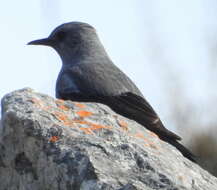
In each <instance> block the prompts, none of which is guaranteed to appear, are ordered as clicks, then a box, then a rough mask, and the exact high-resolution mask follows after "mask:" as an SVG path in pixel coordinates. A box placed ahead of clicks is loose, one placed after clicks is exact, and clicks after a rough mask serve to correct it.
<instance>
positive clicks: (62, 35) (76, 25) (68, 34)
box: [28, 22, 100, 61]
mask: <svg viewBox="0 0 217 190" xmlns="http://www.w3.org/2000/svg"><path fill="white" fill-rule="evenodd" d="M99 44H100V42H99V40H98V37H97V34H96V30H95V29H94V28H93V27H92V26H91V25H89V24H87V23H82V22H70V23H65V24H62V25H60V26H58V27H57V28H56V29H54V30H53V32H52V33H51V34H50V35H49V36H48V37H47V38H43V39H39V40H34V41H31V42H29V43H28V45H45V46H50V47H52V48H54V49H55V50H56V51H57V52H58V54H59V55H60V57H61V58H62V60H64V61H66V60H68V61H70V60H71V59H73V58H74V57H75V56H76V57H81V56H84V55H85V56H86V55H87V54H89V53H90V52H89V51H90V50H91V49H95V50H96V48H97V46H98V45H99Z"/></svg>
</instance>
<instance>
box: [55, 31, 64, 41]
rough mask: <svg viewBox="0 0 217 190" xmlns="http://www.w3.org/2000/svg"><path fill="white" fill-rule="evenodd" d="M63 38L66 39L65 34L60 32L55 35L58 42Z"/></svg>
mask: <svg viewBox="0 0 217 190" xmlns="http://www.w3.org/2000/svg"><path fill="white" fill-rule="evenodd" d="M65 37H66V32H63V31H61V32H58V33H57V38H58V40H60V41H62V40H63V39H64V38H65Z"/></svg>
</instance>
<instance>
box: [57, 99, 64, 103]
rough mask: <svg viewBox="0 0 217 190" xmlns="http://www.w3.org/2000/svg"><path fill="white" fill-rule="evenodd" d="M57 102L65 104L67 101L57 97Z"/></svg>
mask: <svg viewBox="0 0 217 190" xmlns="http://www.w3.org/2000/svg"><path fill="white" fill-rule="evenodd" d="M55 102H56V104H64V102H65V101H64V100H62V99H57V100H56V101H55Z"/></svg>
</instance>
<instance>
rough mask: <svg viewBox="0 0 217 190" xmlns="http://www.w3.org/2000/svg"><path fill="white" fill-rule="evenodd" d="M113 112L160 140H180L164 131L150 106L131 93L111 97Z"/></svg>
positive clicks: (141, 98)
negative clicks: (133, 122) (134, 122)
mask: <svg viewBox="0 0 217 190" xmlns="http://www.w3.org/2000/svg"><path fill="white" fill-rule="evenodd" d="M109 106H110V107H111V108H112V109H113V110H114V111H116V112H117V113H120V114H121V115H124V116H125V117H127V118H130V119H133V120H135V121H137V122H138V123H140V124H142V125H143V126H145V127H146V128H147V129H149V130H150V131H152V132H154V133H156V134H157V135H158V136H159V137H160V138H164V140H165V139H170V140H181V137H179V136H178V135H176V134H175V133H173V132H171V131H169V130H168V129H166V128H165V127H164V125H163V123H162V122H161V120H160V118H159V117H158V115H157V113H156V112H155V111H154V109H153V108H152V107H151V105H150V104H149V103H148V102H147V101H146V100H145V99H144V98H143V97H140V96H138V95H136V94H133V93H131V92H127V93H123V94H120V95H117V96H113V97H112V98H111V101H110V105H109Z"/></svg>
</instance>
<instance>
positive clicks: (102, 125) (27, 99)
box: [0, 88, 217, 190]
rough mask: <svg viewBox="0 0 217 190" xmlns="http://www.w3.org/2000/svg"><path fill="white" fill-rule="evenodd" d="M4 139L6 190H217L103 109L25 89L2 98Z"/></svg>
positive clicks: (211, 180)
mask: <svg viewBox="0 0 217 190" xmlns="http://www.w3.org/2000/svg"><path fill="white" fill-rule="evenodd" d="M0 131H1V130H0ZM0 134H1V138H0V139H1V142H0V184H1V185H0V189H1V190H65V189H66V190H80V189H81V190H152V189H163V190H179V189H181V190H182V189H194V190H199V189H200V190H202V189H204V190H217V179H216V178H215V177H213V176H212V175H210V174H209V173H208V172H206V171H204V170H203V169H201V168H200V167H199V166H198V165H197V164H194V163H192V162H191V161H189V160H187V159H186V158H184V157H183V156H182V155H181V153H179V151H177V150H176V149H175V148H174V147H173V146H171V145H169V144H167V143H165V142H163V141H161V140H159V139H158V137H157V136H156V135H155V134H153V133H151V132H150V131H148V130H146V129H145V128H144V127H142V126H141V125H139V124H137V123H136V122H134V121H132V120H128V119H126V118H124V117H122V116H120V115H117V114H116V113H114V112H113V111H112V110H110V109H109V108H108V107H106V106H104V105H101V104H96V103H78V102H71V101H63V100H57V99H54V98H52V97H49V96H47V95H44V94H40V93H36V92H34V91H33V90H32V89H29V88H26V89H22V90H18V91H15V92H12V93H10V94H8V95H6V96H5V97H4V98H3V99H2V132H1V133H0Z"/></svg>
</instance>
